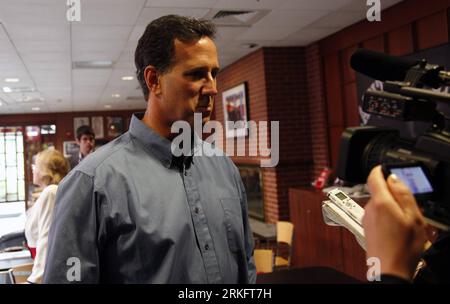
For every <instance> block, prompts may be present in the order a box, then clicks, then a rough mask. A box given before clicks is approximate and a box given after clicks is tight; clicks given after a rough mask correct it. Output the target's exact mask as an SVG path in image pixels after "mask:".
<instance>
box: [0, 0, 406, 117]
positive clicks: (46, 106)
mask: <svg viewBox="0 0 450 304" xmlns="http://www.w3.org/2000/svg"><path fill="white" fill-rule="evenodd" d="M400 1H401V0H383V1H381V4H382V8H383V9H384V8H387V7H389V6H391V5H393V4H395V3H398V2H400ZM68 8H69V7H68V6H67V5H66V0H0V103H1V105H0V114H12V113H30V112H39V113H45V112H66V111H92V110H105V109H111V110H118V109H136V108H143V107H144V106H145V102H144V99H143V97H142V92H141V90H140V88H139V84H138V82H137V80H136V79H133V80H131V81H124V80H122V77H123V76H135V75H134V74H135V67H134V49H135V47H136V44H137V41H138V39H139V37H140V36H141V34H142V33H143V31H144V29H145V26H146V25H147V24H148V23H149V22H151V21H152V20H154V19H156V18H158V17H160V16H163V15H166V14H180V15H189V16H195V17H204V18H211V17H212V16H214V15H215V13H216V12H217V11H219V10H224V9H225V10H252V11H256V12H257V13H259V14H258V15H256V16H255V17H252V16H253V15H251V14H248V15H243V16H242V19H240V20H237V19H233V20H230V19H225V18H224V19H222V23H223V22H225V21H232V22H234V23H235V24H234V26H230V25H229V24H228V26H224V25H220V24H219V26H218V37H217V40H216V42H217V46H218V50H219V60H220V62H221V66H222V67H225V66H227V65H229V64H231V63H232V62H234V61H236V60H237V59H239V58H241V57H243V56H245V55H247V54H248V53H250V52H253V51H255V50H256V49H257V48H260V47H265V46H305V45H308V44H310V43H312V42H314V41H317V40H319V39H322V38H324V37H326V36H329V35H330V34H333V33H335V32H337V31H339V30H341V29H342V28H344V27H347V26H349V25H351V24H353V23H355V22H358V21H360V20H362V19H364V18H365V17H366V11H367V6H366V0H147V1H146V0H81V22H69V21H67V19H66V12H67V10H68ZM246 17H247V18H246ZM236 22H238V24H240V25H236ZM250 43H251V44H256V45H257V46H256V47H255V48H251V49H249V48H246V47H244V46H245V45H247V44H250ZM92 60H106V61H112V62H113V66H112V67H111V68H103V69H74V68H73V67H72V62H75V61H92ZM6 78H19V79H20V81H19V82H17V83H7V82H5V79H6ZM4 87H9V88H11V89H13V90H16V89H20V90H22V91H25V92H20V93H7V92H4V90H3V88H4ZM113 95H114V96H115V97H113ZM119 96H120V97H119ZM33 108H34V110H33ZM36 108H39V110H37V109H36Z"/></svg>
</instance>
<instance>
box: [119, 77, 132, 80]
mask: <svg viewBox="0 0 450 304" xmlns="http://www.w3.org/2000/svg"><path fill="white" fill-rule="evenodd" d="M133 79H134V77H133V76H123V77H122V80H133Z"/></svg>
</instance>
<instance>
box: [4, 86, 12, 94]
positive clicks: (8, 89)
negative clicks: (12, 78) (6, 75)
mask: <svg viewBox="0 0 450 304" xmlns="http://www.w3.org/2000/svg"><path fill="white" fill-rule="evenodd" d="M3 92H5V93H11V92H12V90H11V88H10V87H3Z"/></svg>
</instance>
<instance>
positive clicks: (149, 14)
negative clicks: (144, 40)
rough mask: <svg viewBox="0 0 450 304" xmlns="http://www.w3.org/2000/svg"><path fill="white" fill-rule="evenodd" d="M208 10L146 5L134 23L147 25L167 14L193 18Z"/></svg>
mask: <svg viewBox="0 0 450 304" xmlns="http://www.w3.org/2000/svg"><path fill="white" fill-rule="evenodd" d="M208 12H209V9H204V8H172V7H154V8H149V7H146V8H144V9H143V10H142V13H141V15H140V16H139V19H138V21H137V23H136V25H144V26H147V25H148V24H149V23H150V22H152V21H153V20H155V19H157V18H159V17H162V16H165V15H169V14H175V15H183V16H189V17H195V18H202V17H204V16H205V15H206V14H207V13H208Z"/></svg>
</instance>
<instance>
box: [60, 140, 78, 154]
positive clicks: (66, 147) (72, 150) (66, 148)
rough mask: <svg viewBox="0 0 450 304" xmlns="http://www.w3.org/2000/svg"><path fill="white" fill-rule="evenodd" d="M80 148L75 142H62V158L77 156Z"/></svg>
mask: <svg viewBox="0 0 450 304" xmlns="http://www.w3.org/2000/svg"><path fill="white" fill-rule="evenodd" d="M79 150H80V147H79V146H78V145H77V142H76V141H74V140H73V141H65V142H63V153H64V157H71V156H72V155H75V154H78V151H79Z"/></svg>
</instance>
